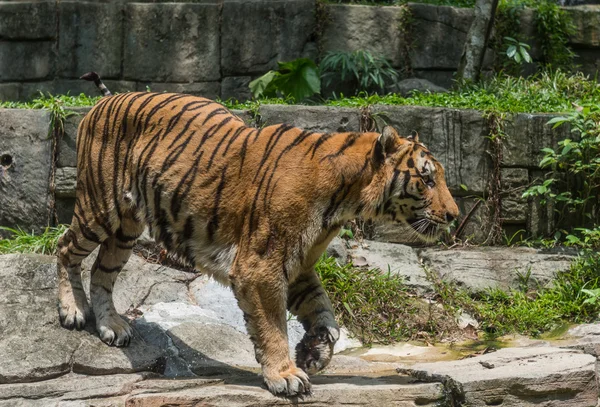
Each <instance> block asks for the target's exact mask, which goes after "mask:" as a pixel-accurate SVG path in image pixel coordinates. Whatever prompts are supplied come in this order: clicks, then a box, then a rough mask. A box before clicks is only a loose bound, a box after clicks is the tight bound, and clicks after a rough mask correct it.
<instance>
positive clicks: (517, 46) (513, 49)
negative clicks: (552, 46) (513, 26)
mask: <svg viewBox="0 0 600 407" xmlns="http://www.w3.org/2000/svg"><path fill="white" fill-rule="evenodd" d="M504 41H506V43H507V44H508V48H506V56H507V57H508V58H510V59H512V60H513V61H515V62H516V63H517V64H521V63H523V62H527V63H531V61H532V60H531V55H529V52H528V51H529V49H530V48H531V47H530V46H529V45H527V44H526V43H524V42H520V41H517V40H516V39H514V38H512V37H504Z"/></svg>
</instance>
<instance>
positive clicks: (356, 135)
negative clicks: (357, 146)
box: [319, 133, 360, 162]
mask: <svg viewBox="0 0 600 407" xmlns="http://www.w3.org/2000/svg"><path fill="white" fill-rule="evenodd" d="M359 137H360V134H359V133H350V134H348V135H347V136H346V140H345V141H344V144H343V145H342V147H340V149H339V150H338V151H336V152H335V153H333V154H327V155H326V156H325V157H323V158H321V160H320V161H319V162H323V161H324V160H325V159H327V158H329V159H331V158H337V157H339V156H340V155H342V154H343V153H344V151H346V150H347V149H348V148H350V147H352V145H353V144H354V143H356V140H357V139H358V138H359Z"/></svg>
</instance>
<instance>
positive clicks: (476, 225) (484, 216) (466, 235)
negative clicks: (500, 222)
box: [454, 197, 491, 244]
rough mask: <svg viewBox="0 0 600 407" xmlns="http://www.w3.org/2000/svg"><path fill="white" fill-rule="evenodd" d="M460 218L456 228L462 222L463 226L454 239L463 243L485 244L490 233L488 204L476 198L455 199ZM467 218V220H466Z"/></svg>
mask: <svg viewBox="0 0 600 407" xmlns="http://www.w3.org/2000/svg"><path fill="white" fill-rule="evenodd" d="M454 200H455V201H456V204H457V205H458V210H459V212H460V217H459V218H458V223H457V226H456V227H457V228H458V226H459V225H460V224H461V223H462V222H463V221H464V222H465V223H464V226H463V227H462V230H461V231H460V234H458V235H457V236H456V237H457V238H458V239H460V240H461V241H463V242H468V243H473V244H479V243H483V242H485V240H486V239H487V237H488V235H489V233H490V226H491V225H490V219H491V218H490V216H491V214H490V208H489V205H488V203H487V202H486V201H485V200H484V199H482V198H478V197H456V198H455V199H454ZM467 216H468V218H467Z"/></svg>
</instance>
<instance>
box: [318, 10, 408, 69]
mask: <svg viewBox="0 0 600 407" xmlns="http://www.w3.org/2000/svg"><path fill="white" fill-rule="evenodd" d="M403 10H404V9H403V8H402V7H372V6H361V5H342V4H328V5H326V6H325V11H324V15H325V17H324V19H325V21H324V30H323V36H322V38H321V45H322V47H323V51H325V52H327V51H356V50H365V51H369V52H371V53H376V54H379V55H382V56H383V57H385V58H386V59H387V60H389V61H390V62H391V63H392V66H394V67H396V68H405V67H407V66H408V65H409V64H410V61H407V60H406V56H405V55H406V52H405V51H404V50H405V49H406V43H405V39H404V35H403V34H402V32H401V23H402V12H403Z"/></svg>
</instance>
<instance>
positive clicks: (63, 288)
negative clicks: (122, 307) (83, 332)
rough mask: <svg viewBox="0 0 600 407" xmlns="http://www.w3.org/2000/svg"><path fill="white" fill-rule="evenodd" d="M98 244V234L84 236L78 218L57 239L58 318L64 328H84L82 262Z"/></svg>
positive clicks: (91, 233)
mask: <svg viewBox="0 0 600 407" xmlns="http://www.w3.org/2000/svg"><path fill="white" fill-rule="evenodd" d="M83 227H84V228H87V226H86V225H84V226H83ZM99 244H100V237H98V235H96V234H95V233H93V232H90V231H88V230H87V229H86V233H85V234H84V233H82V231H81V229H80V224H79V221H78V219H77V216H76V217H74V218H73V222H72V223H71V226H70V227H69V229H68V230H67V231H66V232H65V233H64V234H63V235H62V236H61V237H60V238H59V239H58V249H57V257H58V261H57V272H58V315H59V318H60V323H61V325H62V326H63V327H65V328H67V329H73V328H77V329H83V327H84V326H85V322H86V316H88V315H89V306H88V302H87V298H86V296H85V291H84V290H83V285H82V283H81V262H82V261H83V259H85V258H86V257H87V256H88V255H89V254H90V253H91V252H92V251H94V249H95V248H96V247H98V245H99Z"/></svg>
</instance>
